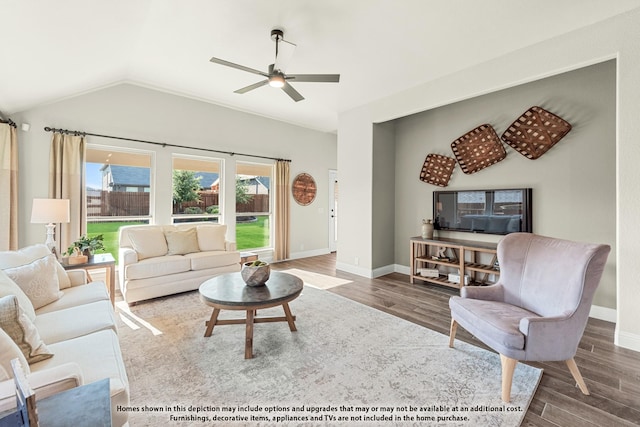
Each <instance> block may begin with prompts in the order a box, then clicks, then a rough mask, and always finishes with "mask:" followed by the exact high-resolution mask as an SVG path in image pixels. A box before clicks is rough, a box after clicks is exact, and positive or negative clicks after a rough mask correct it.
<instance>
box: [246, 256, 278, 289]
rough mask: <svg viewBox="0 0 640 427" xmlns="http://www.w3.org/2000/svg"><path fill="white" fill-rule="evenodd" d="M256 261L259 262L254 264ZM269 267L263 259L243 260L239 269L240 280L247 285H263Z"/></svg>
mask: <svg viewBox="0 0 640 427" xmlns="http://www.w3.org/2000/svg"><path fill="white" fill-rule="evenodd" d="M257 262H260V264H258V265H256V263H257ZM270 273H271V268H270V267H269V264H267V263H266V262H264V261H253V262H245V263H244V265H243V266H242V270H241V271H240V275H241V276H242V280H244V282H245V283H246V284H247V286H264V284H265V283H266V282H267V280H269V275H270Z"/></svg>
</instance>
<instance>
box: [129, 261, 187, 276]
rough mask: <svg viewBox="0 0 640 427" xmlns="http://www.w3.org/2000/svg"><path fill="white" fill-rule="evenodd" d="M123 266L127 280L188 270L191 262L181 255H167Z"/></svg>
mask: <svg viewBox="0 0 640 427" xmlns="http://www.w3.org/2000/svg"><path fill="white" fill-rule="evenodd" d="M125 268H126V271H125V274H126V275H127V280H135V279H147V278H149V277H157V276H166V275H168V274H174V273H182V272H184V271H189V269H190V268H191V263H190V261H189V259H188V258H185V257H184V256H182V255H167V256H161V257H156V258H149V259H144V260H142V261H140V262H137V263H135V264H131V265H128V266H126V267H125Z"/></svg>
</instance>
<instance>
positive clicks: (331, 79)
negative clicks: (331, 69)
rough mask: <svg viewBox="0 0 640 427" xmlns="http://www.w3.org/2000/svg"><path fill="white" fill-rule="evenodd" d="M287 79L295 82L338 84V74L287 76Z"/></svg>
mask: <svg viewBox="0 0 640 427" xmlns="http://www.w3.org/2000/svg"><path fill="white" fill-rule="evenodd" d="M287 78H288V79H293V80H295V81H296V82H319V83H338V82H339V81H340V74H287Z"/></svg>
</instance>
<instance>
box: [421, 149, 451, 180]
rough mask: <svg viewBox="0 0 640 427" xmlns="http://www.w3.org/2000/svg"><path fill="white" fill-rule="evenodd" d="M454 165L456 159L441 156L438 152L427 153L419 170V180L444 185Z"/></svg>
mask: <svg viewBox="0 0 640 427" xmlns="http://www.w3.org/2000/svg"><path fill="white" fill-rule="evenodd" d="M455 167H456V159H454V158H453V157H447V156H441V155H440V154H428V155H427V158H426V159H425V160H424V165H423V166H422V170H421V171H420V181H424V182H426V183H427V184H432V185H437V186H438V187H446V186H447V185H449V179H450V178H451V174H452V173H453V169H454V168H455Z"/></svg>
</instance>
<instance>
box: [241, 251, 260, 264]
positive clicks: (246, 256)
mask: <svg viewBox="0 0 640 427" xmlns="http://www.w3.org/2000/svg"><path fill="white" fill-rule="evenodd" d="M257 260H258V254H257V253H255V252H240V265H244V263H245V262H249V261H257Z"/></svg>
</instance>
